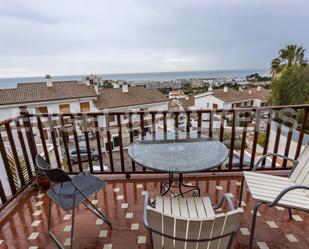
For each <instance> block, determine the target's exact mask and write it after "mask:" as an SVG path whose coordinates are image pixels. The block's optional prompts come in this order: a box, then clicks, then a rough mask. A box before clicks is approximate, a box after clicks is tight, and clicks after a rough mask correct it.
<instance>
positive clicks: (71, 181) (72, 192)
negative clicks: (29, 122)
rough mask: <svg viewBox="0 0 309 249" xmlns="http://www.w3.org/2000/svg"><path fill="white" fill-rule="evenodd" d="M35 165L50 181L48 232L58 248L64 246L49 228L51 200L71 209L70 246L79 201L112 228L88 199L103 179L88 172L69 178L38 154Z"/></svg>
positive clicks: (98, 187) (103, 184) (98, 188)
mask: <svg viewBox="0 0 309 249" xmlns="http://www.w3.org/2000/svg"><path fill="white" fill-rule="evenodd" d="M36 165H37V167H38V168H39V169H40V170H42V171H43V172H44V173H45V174H46V176H47V177H48V179H49V181H50V182H51V187H50V189H49V190H48V191H47V194H48V196H49V204H48V233H49V235H50V236H51V238H52V239H53V240H54V241H55V243H56V244H57V245H58V246H59V247H60V248H64V247H63V246H62V244H61V243H60V242H59V240H58V239H57V238H56V236H55V235H54V234H53V232H52V230H51V206H52V201H51V200H53V201H54V202H56V203H57V204H58V205H59V206H60V207H62V208H63V209H64V210H65V211H69V210H72V219H71V220H72V223H71V248H73V236H74V218H75V207H76V206H78V205H79V204H80V203H84V204H85V205H86V207H87V208H88V209H89V210H91V211H92V212H93V213H94V214H95V215H97V216H98V217H99V218H100V219H102V220H103V221H104V222H105V223H106V224H107V225H108V226H109V227H110V228H112V224H111V223H110V221H109V220H108V219H107V218H106V217H105V216H104V215H103V214H102V213H101V212H100V210H98V209H97V208H96V206H95V205H94V204H93V203H92V202H91V201H90V200H89V199H88V198H89V197H90V196H92V195H93V194H95V193H97V192H98V191H100V190H101V189H102V188H104V187H105V185H106V182H105V181H103V180H101V179H99V178H98V177H95V176H93V175H91V174H90V173H88V172H81V173H79V174H78V175H77V176H75V177H73V178H71V177H69V176H68V175H67V174H66V173H65V172H64V171H63V170H62V169H59V168H51V166H50V165H49V164H48V163H47V162H46V161H45V159H44V158H42V157H41V156H40V155H37V156H36Z"/></svg>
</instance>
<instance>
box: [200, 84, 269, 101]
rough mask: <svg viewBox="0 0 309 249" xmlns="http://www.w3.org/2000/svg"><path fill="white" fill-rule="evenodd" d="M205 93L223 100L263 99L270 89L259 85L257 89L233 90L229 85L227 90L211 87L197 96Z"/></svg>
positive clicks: (266, 96)
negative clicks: (211, 88)
mask: <svg viewBox="0 0 309 249" xmlns="http://www.w3.org/2000/svg"><path fill="white" fill-rule="evenodd" d="M205 95H213V96H215V97H217V98H219V99H221V100H223V101H225V102H233V101H241V100H250V99H260V100H263V101H265V100H267V98H268V97H269V96H270V91H269V90H267V89H265V88H263V87H260V89H259V90H257V88H249V89H245V90H235V89H233V88H230V87H229V88H227V91H225V90H224V88H220V89H213V90H211V91H208V92H206V93H202V94H199V95H197V96H205Z"/></svg>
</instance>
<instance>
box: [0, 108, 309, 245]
mask: <svg viewBox="0 0 309 249" xmlns="http://www.w3.org/2000/svg"><path fill="white" fill-rule="evenodd" d="M308 112H309V105H300V106H283V107H263V108H258V109H257V108H253V109H252V108H251V109H249V108H243V109H232V110H229V111H227V110H198V111H185V112H161V113H159V112H147V113H146V112H137V113H131V112H116V113H103V112H102V113H74V114H73V113H67V114H58V113H53V114H29V113H27V112H25V113H22V114H21V115H20V116H19V117H15V118H12V119H10V120H5V121H2V122H1V123H0V131H1V133H0V134H1V136H0V152H1V159H2V160H1V164H0V170H1V171H0V172H1V176H2V178H1V182H0V197H1V206H0V210H1V213H0V219H1V221H0V227H1V228H0V229H1V232H0V248H29V247H31V246H32V248H36V247H38V248H56V247H55V244H54V243H53V241H52V240H51V239H50V238H49V235H48V232H47V212H48V208H47V203H48V197H47V195H46V192H45V191H44V190H37V189H34V187H33V185H34V183H35V182H36V180H35V179H36V178H35V175H36V174H35V164H34V157H35V155H36V154H37V153H39V154H41V155H43V156H44V157H45V158H46V159H47V160H48V161H49V162H50V163H51V164H52V165H54V166H55V167H61V168H63V169H64V170H65V171H67V172H68V173H69V174H72V175H73V174H77V173H78V172H80V171H83V170H89V171H90V172H92V173H93V174H97V175H98V176H99V177H101V178H103V179H105V180H107V182H108V185H107V187H106V188H104V189H103V190H102V191H100V192H99V193H98V194H97V195H96V196H94V197H92V199H91V200H92V201H93V203H94V204H95V205H96V206H98V207H99V208H101V210H102V211H103V212H104V213H105V214H106V215H107V216H108V217H109V219H110V220H111V222H112V224H113V229H112V230H111V231H110V230H109V229H108V227H107V226H106V225H104V224H100V221H99V220H97V219H96V217H95V216H93V215H92V214H91V213H90V212H88V211H87V210H86V208H85V207H84V206H79V207H78V209H77V216H76V233H75V234H76V236H75V238H76V239H75V240H74V241H76V244H75V245H77V248H105V249H106V248H111V247H110V246H108V244H112V248H149V246H148V242H149V237H148V232H147V231H146V229H145V227H144V225H143V205H144V200H143V194H145V191H147V192H149V194H150V197H155V196H156V195H159V194H160V179H162V178H167V176H166V174H163V173H160V172H153V171H150V170H145V169H144V168H142V167H141V166H139V165H137V164H135V163H134V162H132V161H131V160H130V159H129V157H128V154H127V147H128V145H129V144H130V143H132V142H134V141H135V140H137V139H143V137H145V136H152V137H153V138H154V139H155V138H156V135H157V134H158V133H159V132H168V131H169V130H170V131H171V132H173V133H175V139H177V134H178V133H180V132H185V133H186V134H187V135H188V136H205V137H212V138H216V139H218V140H220V141H222V142H224V143H225V144H226V145H227V146H228V150H229V157H228V159H227V161H226V162H224V163H223V164H222V165H220V166H219V167H217V168H215V169H214V170H212V171H210V172H204V173H202V174H199V175H198V176H197V175H196V174H188V175H187V176H186V177H185V181H186V182H190V183H192V184H194V185H198V186H199V187H200V189H201V195H202V196H209V197H210V198H211V200H212V202H213V203H216V202H218V201H219V199H220V197H221V196H222V195H223V193H227V192H229V193H232V194H233V196H234V198H233V199H234V203H235V204H236V203H237V200H238V198H239V192H240V180H241V172H242V171H243V170H250V168H252V167H253V165H254V163H255V162H256V161H257V160H258V158H259V157H260V156H261V155H263V154H266V153H267V152H274V153H277V152H279V153H282V154H285V155H286V156H290V157H293V158H297V157H298V156H299V154H300V153H301V150H302V148H303V147H304V145H305V144H307V143H308V140H307V139H308V137H307V135H306V125H307V121H308ZM108 115H114V116H115V117H116V125H115V126H111V125H110V123H108V122H107V121H106V120H109V119H108ZM124 117H125V119H127V120H128V122H127V123H122V122H121V120H123V119H124ZM146 117H151V118H150V120H149V119H147V121H146ZM137 120H138V121H137ZM146 127H148V128H147V129H145V128H146ZM136 131H138V132H136ZM261 134H262V135H261ZM114 137H118V138H117V139H114ZM83 148H85V149H86V152H87V153H86V155H84V156H85V157H86V158H83V157H82V155H81V153H80V150H82V149H83ZM93 149H95V150H96V151H97V155H98V158H93V156H92V154H91V151H92V150H93ZM72 150H75V151H77V153H78V156H77V162H76V163H75V162H74V163H73V162H72V159H71V156H72ZM94 159H98V160H94ZM265 165H266V166H265V167H264V168H260V169H259V170H261V171H264V172H265V173H271V174H278V175H285V176H286V175H287V174H288V172H289V170H290V169H291V165H290V164H289V163H288V162H287V161H286V160H281V159H279V158H277V157H274V158H269V159H267V160H266V162H265ZM254 203H255V202H254V200H253V199H252V197H251V194H250V193H249V192H248V191H246V189H245V191H244V196H243V203H242V204H243V208H244V210H245V212H244V215H243V216H242V220H241V226H240V228H241V229H240V231H239V232H238V234H237V237H236V240H235V242H234V248H247V245H248V240H249V236H248V233H249V229H250V224H251V217H252V214H251V210H252V209H253V207H254ZM223 209H225V207H224V208H223ZM259 212H260V216H258V218H257V226H256V235H255V241H254V247H255V248H267V247H266V246H268V248H307V247H308V245H309V240H308V238H307V233H308V226H306V224H307V222H308V216H307V215H306V213H304V212H300V211H293V220H291V221H290V220H289V218H288V211H287V210H286V209H284V208H265V207H262V208H261V209H260V210H259ZM53 213H54V219H53V223H54V226H55V228H54V230H56V235H57V236H59V238H60V241H61V243H63V244H64V245H66V243H67V239H68V238H69V237H70V235H69V234H70V233H69V231H70V228H69V227H68V224H69V223H70V220H69V219H70V217H69V216H67V215H68V213H66V212H64V211H62V210H61V209H60V208H58V207H57V206H56V205H54V206H53ZM104 245H105V247H104Z"/></svg>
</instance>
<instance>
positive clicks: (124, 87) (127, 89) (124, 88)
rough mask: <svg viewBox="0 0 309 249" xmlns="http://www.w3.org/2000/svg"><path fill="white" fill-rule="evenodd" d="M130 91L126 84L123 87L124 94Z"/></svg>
mask: <svg viewBox="0 0 309 249" xmlns="http://www.w3.org/2000/svg"><path fill="white" fill-rule="evenodd" d="M128 91H129V87H128V85H127V84H126V83H124V84H123V85H122V92H123V93H127V92H128Z"/></svg>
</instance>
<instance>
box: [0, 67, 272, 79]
mask: <svg viewBox="0 0 309 249" xmlns="http://www.w3.org/2000/svg"><path fill="white" fill-rule="evenodd" d="M250 70H268V69H267V68H247V69H211V70H183V71H156V72H132V73H84V74H62V75H59V74H58V75H57V74H56V75H51V77H66V76H88V75H103V76H104V75H126V74H132V75H133V74H158V73H189V72H224V71H228V72H232V71H250ZM47 74H48V73H47ZM47 74H44V75H40V76H38V75H36V76H35V75H34V76H18V77H14V76H10V77H1V76H0V79H17V78H40V77H41V78H42V77H45V75H47Z"/></svg>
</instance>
